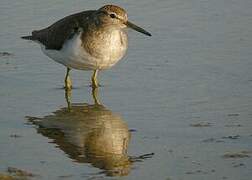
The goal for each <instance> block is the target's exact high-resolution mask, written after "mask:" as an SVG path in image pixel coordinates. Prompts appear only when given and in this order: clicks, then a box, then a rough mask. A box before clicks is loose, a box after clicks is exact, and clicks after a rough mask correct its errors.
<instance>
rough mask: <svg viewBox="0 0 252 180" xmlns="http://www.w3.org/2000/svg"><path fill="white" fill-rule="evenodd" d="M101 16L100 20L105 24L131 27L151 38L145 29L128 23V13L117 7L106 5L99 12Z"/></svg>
mask: <svg viewBox="0 0 252 180" xmlns="http://www.w3.org/2000/svg"><path fill="white" fill-rule="evenodd" d="M97 13H98V15H99V17H100V18H99V19H100V21H101V22H102V23H103V24H106V25H111V26H118V27H119V28H126V27H129V28H131V29H134V30H135V31H138V32H141V33H143V34H145V35H147V36H151V34H150V33H149V32H147V31H146V30H144V29H143V28H141V27H139V26H137V25H135V24H133V23H131V22H130V21H128V15H127V12H126V11H125V10H124V9H123V8H121V7H119V6H115V5H105V6H103V7H101V8H100V9H98V10H97Z"/></svg>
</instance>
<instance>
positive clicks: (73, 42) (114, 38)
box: [41, 30, 127, 70]
mask: <svg viewBox="0 0 252 180" xmlns="http://www.w3.org/2000/svg"><path fill="white" fill-rule="evenodd" d="M81 34H82V33H81V32H80V33H78V34H76V35H74V36H73V38H71V39H69V40H67V41H66V42H65V44H64V46H63V47H62V49H61V50H50V49H45V46H43V45H41V49H42V51H43V52H44V54H46V55H47V56H48V57H50V58H51V59H53V60H55V61H56V62H58V63H61V64H63V65H65V66H67V67H69V68H73V69H80V70H95V69H108V68H110V67H111V66H113V65H115V64H116V63H117V62H118V61H119V60H120V59H121V58H122V57H123V56H124V54H125V52H126V49H127V35H126V34H124V32H121V31H119V30H115V31H113V32H111V33H110V36H108V37H107V38H105V39H104V42H103V43H101V46H99V47H98V48H97V51H98V52H99V53H98V54H99V56H92V55H91V54H89V53H88V52H87V51H85V49H84V48H83V46H82V41H81V38H80V37H81ZM122 38H123V40H122Z"/></svg>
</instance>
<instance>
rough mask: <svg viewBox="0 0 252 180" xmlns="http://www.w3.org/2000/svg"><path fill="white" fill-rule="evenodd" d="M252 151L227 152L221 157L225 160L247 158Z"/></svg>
mask: <svg viewBox="0 0 252 180" xmlns="http://www.w3.org/2000/svg"><path fill="white" fill-rule="evenodd" d="M251 153H252V151H241V152H227V153H225V154H224V155H223V156H222V157H223V158H225V159H239V158H249V157H251V156H250V154H251Z"/></svg>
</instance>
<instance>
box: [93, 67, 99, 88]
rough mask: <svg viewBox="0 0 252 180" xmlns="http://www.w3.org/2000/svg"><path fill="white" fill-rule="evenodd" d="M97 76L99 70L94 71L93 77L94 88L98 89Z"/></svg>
mask: <svg viewBox="0 0 252 180" xmlns="http://www.w3.org/2000/svg"><path fill="white" fill-rule="evenodd" d="M97 75H98V69H96V70H94V73H93V76H92V88H98V86H99V85H98V80H97Z"/></svg>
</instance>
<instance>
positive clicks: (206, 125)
mask: <svg viewBox="0 0 252 180" xmlns="http://www.w3.org/2000/svg"><path fill="white" fill-rule="evenodd" d="M190 126H191V127H211V126H212V124H211V123H209V122H200V123H194V124H190Z"/></svg>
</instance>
